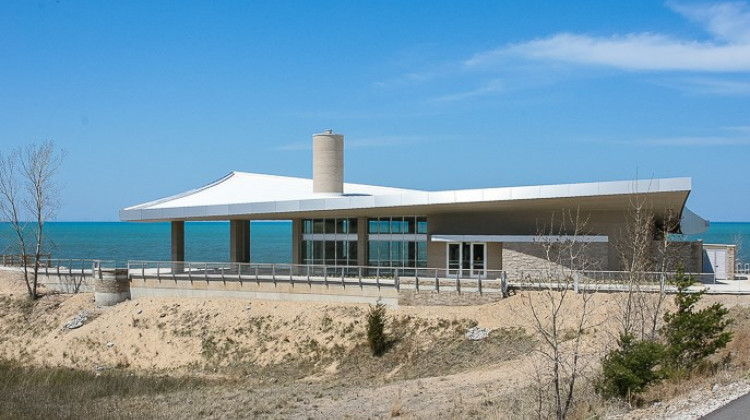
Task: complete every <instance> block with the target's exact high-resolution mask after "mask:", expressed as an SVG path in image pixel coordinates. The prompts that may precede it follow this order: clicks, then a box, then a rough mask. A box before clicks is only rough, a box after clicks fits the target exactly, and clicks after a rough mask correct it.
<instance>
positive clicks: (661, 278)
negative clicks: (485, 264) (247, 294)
mask: <svg viewBox="0 0 750 420" xmlns="http://www.w3.org/2000/svg"><path fill="white" fill-rule="evenodd" d="M127 268H128V274H129V276H130V278H131V280H133V279H142V280H146V279H155V280H157V281H159V282H163V281H172V282H183V281H188V282H191V283H192V282H198V281H203V282H207V283H211V282H217V281H218V282H223V283H224V284H226V283H227V282H238V283H245V282H254V283H256V284H257V285H260V284H262V283H272V284H274V285H277V284H279V283H282V284H291V285H292V286H294V285H297V284H306V285H310V286H311V285H324V286H340V287H343V288H346V287H360V288H362V287H377V288H379V289H380V288H393V289H395V290H397V291H401V290H415V291H418V292H422V291H434V292H458V293H463V292H473V293H479V294H485V293H500V294H503V295H505V294H507V292H508V290H509V288H516V289H540V288H556V289H559V288H570V289H574V290H576V291H582V290H586V291H590V290H610V291H616V290H624V289H627V288H628V287H632V286H633V285H637V287H639V288H642V289H643V290H651V289H653V290H660V289H663V288H668V285H669V279H670V278H673V277H674V276H675V275H677V273H676V272H666V273H664V272H637V273H631V272H626V271H593V270H591V271H574V270H569V269H551V270H543V269H537V270H452V269H445V268H414V267H374V266H326V265H300V264H258V263H236V262H235V263H229V262H185V261H128V263H127ZM685 275H687V276H692V277H693V278H694V279H695V280H696V281H699V282H701V283H712V282H715V278H714V276H713V274H705V273H685Z"/></svg>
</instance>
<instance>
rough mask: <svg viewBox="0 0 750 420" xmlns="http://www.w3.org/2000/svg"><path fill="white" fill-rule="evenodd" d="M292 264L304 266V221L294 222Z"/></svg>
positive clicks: (296, 220)
mask: <svg viewBox="0 0 750 420" xmlns="http://www.w3.org/2000/svg"><path fill="white" fill-rule="evenodd" d="M292 264H302V219H293V220H292Z"/></svg>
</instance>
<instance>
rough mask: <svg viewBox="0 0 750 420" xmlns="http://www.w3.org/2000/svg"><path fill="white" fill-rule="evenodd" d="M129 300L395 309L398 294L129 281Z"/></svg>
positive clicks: (309, 287) (294, 286)
mask: <svg viewBox="0 0 750 420" xmlns="http://www.w3.org/2000/svg"><path fill="white" fill-rule="evenodd" d="M130 296H131V298H132V299H138V298H142V297H203V298H207V297H228V298H245V299H264V300H283V301H292V302H294V301H307V302H331V303H369V304H375V303H377V302H378V300H380V301H381V302H382V303H383V304H385V305H389V306H393V307H396V306H398V292H397V291H396V289H394V288H390V287H383V288H380V289H378V288H377V287H363V288H360V287H357V286H348V287H346V288H344V287H341V286H340V285H334V284H331V285H329V286H325V285H316V284H313V285H307V284H289V283H278V284H276V285H274V284H273V283H260V284H257V283H255V282H250V281H245V282H242V283H240V282H238V281H227V282H226V283H224V282H221V281H211V282H206V281H198V280H196V281H193V282H190V281H182V280H181V281H177V282H175V281H164V280H163V281H158V280H156V279H145V280H142V279H133V280H132V281H131V282H130Z"/></svg>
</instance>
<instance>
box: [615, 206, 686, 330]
mask: <svg viewBox="0 0 750 420" xmlns="http://www.w3.org/2000/svg"><path fill="white" fill-rule="evenodd" d="M678 223H679V218H678V217H676V216H675V214H674V212H672V211H671V210H669V209H667V210H665V211H664V214H663V215H661V216H659V217H657V216H656V214H655V212H654V211H653V209H652V208H650V207H649V206H648V205H647V202H646V200H645V198H643V197H641V196H639V195H638V194H636V195H635V196H634V197H633V198H632V199H631V200H630V211H629V212H628V213H627V216H626V223H625V225H624V226H625V227H624V229H623V230H622V231H621V232H620V235H619V237H618V238H617V240H616V241H615V248H616V250H617V253H618V257H619V259H620V265H621V266H622V268H623V270H624V271H625V273H627V274H626V275H627V277H626V278H625V279H624V280H625V286H626V290H625V293H623V294H621V295H619V298H618V299H617V302H618V305H619V311H618V313H616V314H615V316H616V317H617V318H618V321H619V323H620V328H619V330H620V333H621V334H632V335H633V336H634V337H639V338H640V339H641V340H644V339H651V340H653V339H655V337H656V333H657V330H658V327H659V322H660V320H661V318H662V315H663V314H662V309H663V306H664V302H665V300H666V298H667V293H666V292H667V291H666V277H667V275H668V272H669V271H670V270H672V271H674V270H675V269H676V267H675V256H674V255H673V249H672V248H673V247H672V242H671V241H670V238H669V234H670V232H672V231H674V229H675V228H676V227H677V226H678ZM654 287H657V289H656V290H655V289H654Z"/></svg>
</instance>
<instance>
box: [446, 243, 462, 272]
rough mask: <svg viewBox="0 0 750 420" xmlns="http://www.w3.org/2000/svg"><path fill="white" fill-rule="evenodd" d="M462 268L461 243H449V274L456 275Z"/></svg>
mask: <svg viewBox="0 0 750 420" xmlns="http://www.w3.org/2000/svg"><path fill="white" fill-rule="evenodd" d="M460 270H461V244H460V243H449V244H448V274H449V275H455V274H456V273H457V272H459V271H460Z"/></svg>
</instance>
